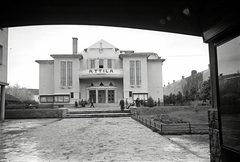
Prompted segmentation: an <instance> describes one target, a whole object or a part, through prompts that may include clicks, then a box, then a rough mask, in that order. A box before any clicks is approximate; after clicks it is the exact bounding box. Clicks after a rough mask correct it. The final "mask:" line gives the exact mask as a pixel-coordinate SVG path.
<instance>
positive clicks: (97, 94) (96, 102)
mask: <svg viewBox="0 0 240 162" xmlns="http://www.w3.org/2000/svg"><path fill="white" fill-rule="evenodd" d="M95 91H96V103H98V89H95Z"/></svg>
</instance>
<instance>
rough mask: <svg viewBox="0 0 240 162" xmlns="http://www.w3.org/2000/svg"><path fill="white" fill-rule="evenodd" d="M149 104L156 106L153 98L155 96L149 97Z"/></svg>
mask: <svg viewBox="0 0 240 162" xmlns="http://www.w3.org/2000/svg"><path fill="white" fill-rule="evenodd" d="M148 106H149V107H153V106H155V103H154V100H153V98H152V97H151V96H150V97H149V98H148Z"/></svg>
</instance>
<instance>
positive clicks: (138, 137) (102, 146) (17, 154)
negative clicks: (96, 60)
mask: <svg viewBox="0 0 240 162" xmlns="http://www.w3.org/2000/svg"><path fill="white" fill-rule="evenodd" d="M47 120H53V119H42V121H41V122H43V123H44V121H45V122H46V121H47ZM21 121H22V123H24V122H27V121H28V120H21ZM32 121H34V120H32ZM1 124H2V128H1V130H0V131H1V134H3V136H1V137H0V140H1V144H0V147H1V153H0V161H14V162H15V161H16V162H22V161H31V162H33V161H36V162H49V161H50V162H55V161H56V162H59V161H70V162H72V161H73V162H75V161H76V162H77V161H104V162H105V161H161V162H165V161H169V162H175V161H176V162H181V161H182V162H187V161H191V162H205V161H206V162H208V161H210V158H206V157H200V156H197V155H196V154H194V153H193V152H190V151H188V150H187V149H185V148H184V147H181V146H180V145H178V144H176V143H175V142H172V141H171V140H169V139H167V138H166V137H164V136H161V135H159V134H157V133H154V132H152V131H151V130H150V129H148V128H146V127H145V126H143V125H141V124H139V123H138V122H137V121H135V120H133V119H132V118H71V119H62V120H55V121H50V122H49V123H48V124H43V125H41V126H37V127H36V128H34V129H25V130H24V131H23V132H18V133H17V132H16V135H15V136H11V135H10V134H11V132H10V133H9V132H8V131H7V130H8V128H9V127H7V126H6V125H5V126H4V123H1ZM4 127H5V129H4ZM12 129H13V128H12ZM4 131H5V132H4ZM7 132H8V133H7Z"/></svg>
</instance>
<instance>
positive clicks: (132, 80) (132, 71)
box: [129, 61, 135, 85]
mask: <svg viewBox="0 0 240 162" xmlns="http://www.w3.org/2000/svg"><path fill="white" fill-rule="evenodd" d="M134 65H135V63H134V61H129V67H130V85H135V66H134Z"/></svg>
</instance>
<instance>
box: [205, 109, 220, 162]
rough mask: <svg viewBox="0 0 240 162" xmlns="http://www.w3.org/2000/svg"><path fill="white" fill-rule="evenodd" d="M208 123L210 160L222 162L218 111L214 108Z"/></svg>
mask: <svg viewBox="0 0 240 162" xmlns="http://www.w3.org/2000/svg"><path fill="white" fill-rule="evenodd" d="M208 123H209V141H210V159H211V162H221V161H222V160H221V147H220V135H219V124H218V111H217V109H214V108H212V109H209V111H208Z"/></svg>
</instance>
